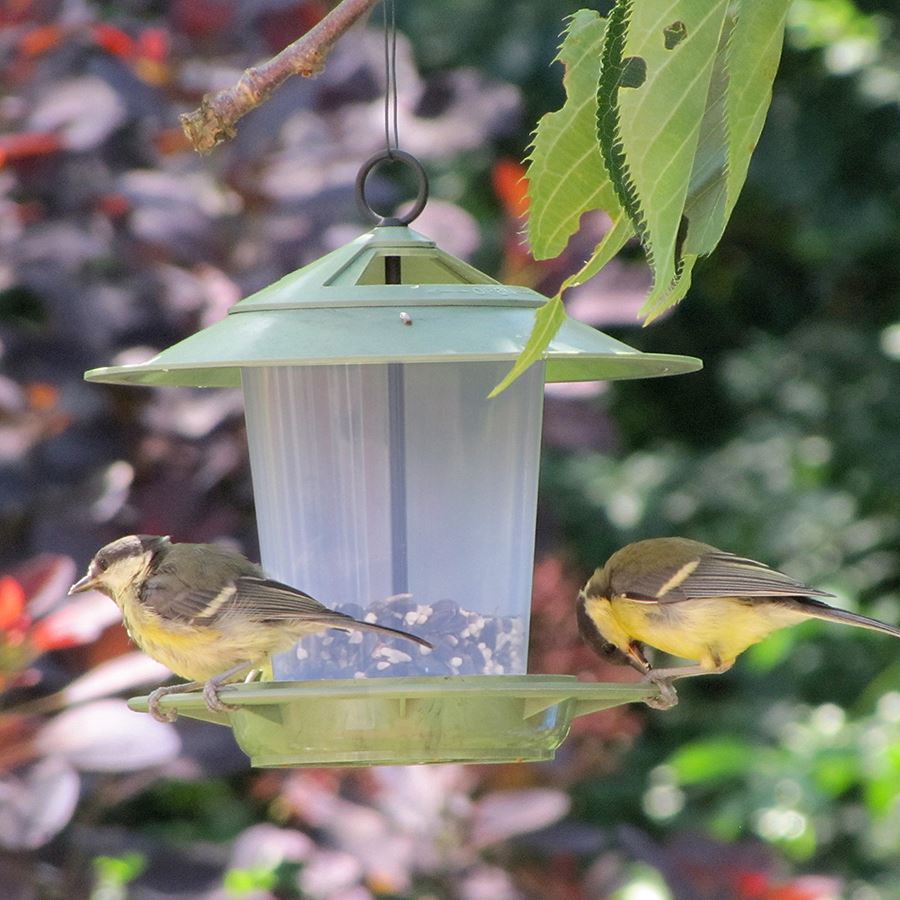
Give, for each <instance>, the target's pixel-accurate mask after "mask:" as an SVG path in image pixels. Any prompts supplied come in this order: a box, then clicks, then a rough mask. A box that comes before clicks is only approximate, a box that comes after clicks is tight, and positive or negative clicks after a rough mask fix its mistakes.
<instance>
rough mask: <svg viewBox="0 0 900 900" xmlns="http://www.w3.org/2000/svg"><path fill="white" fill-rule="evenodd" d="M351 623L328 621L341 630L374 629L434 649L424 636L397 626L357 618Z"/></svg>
mask: <svg viewBox="0 0 900 900" xmlns="http://www.w3.org/2000/svg"><path fill="white" fill-rule="evenodd" d="M351 621H352V622H353V624H352V625H350V624H349V623H348V624H347V625H344V624H343V623H339V622H334V623H333V624H332V623H329V628H339V629H341V631H356V630H359V631H376V632H379V633H380V634H392V635H394V636H395V637H401V638H405V639H406V640H407V641H414V642H415V643H416V644H419V645H420V646H422V647H427V648H428V649H429V650H433V649H434V645H433V644H432V643H431V642H430V641H426V640H425V638H420V637H419V636H418V635H416V634H410V633H409V632H408V631H401V630H400V629H399V628H390V627H389V626H388V625H376V624H375V623H374V622H360V621H359V620H358V619H352V620H351Z"/></svg>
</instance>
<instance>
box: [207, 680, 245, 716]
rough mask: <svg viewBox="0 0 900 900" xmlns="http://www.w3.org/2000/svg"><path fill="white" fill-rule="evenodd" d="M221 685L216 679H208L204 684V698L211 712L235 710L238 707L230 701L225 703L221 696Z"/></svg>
mask: <svg viewBox="0 0 900 900" xmlns="http://www.w3.org/2000/svg"><path fill="white" fill-rule="evenodd" d="M219 687H220V685H218V684H216V682H214V681H207V682H206V684H204V685H203V700H204V701H205V703H206V707H207V709H209V710H210V711H211V712H219V713H225V712H234V710H236V709H237V707H236V706H232V705H231V704H230V703H225V702H224V701H223V700H222V699H220V697H219Z"/></svg>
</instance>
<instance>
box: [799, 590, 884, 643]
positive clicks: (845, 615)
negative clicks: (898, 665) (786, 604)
mask: <svg viewBox="0 0 900 900" xmlns="http://www.w3.org/2000/svg"><path fill="white" fill-rule="evenodd" d="M803 608H804V610H805V611H806V612H807V613H809V615H811V616H813V617H814V618H816V619H824V620H825V621H827V622H840V623H843V624H844V625H855V626H856V627H857V628H868V629H869V630H870V631H881V632H883V633H884V634H892V635H893V636H894V637H900V628H897V627H895V626H894V625H888V624H887V622H879V621H878V619H870V618H869V617H868V616H861V615H860V614H859V613H853V612H849V611H848V610H846V609H836V608H835V607H833V606H829V605H828V604H827V603H819V602H818V601H815V600H812V599H806V600H805V602H804V604H803Z"/></svg>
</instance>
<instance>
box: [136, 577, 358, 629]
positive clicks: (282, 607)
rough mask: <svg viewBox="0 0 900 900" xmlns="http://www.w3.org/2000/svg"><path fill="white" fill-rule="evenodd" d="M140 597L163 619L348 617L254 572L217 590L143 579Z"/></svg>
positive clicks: (212, 620)
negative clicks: (143, 583)
mask: <svg viewBox="0 0 900 900" xmlns="http://www.w3.org/2000/svg"><path fill="white" fill-rule="evenodd" d="M141 600H142V602H143V603H144V605H145V606H147V607H149V608H151V609H152V610H153V611H154V612H156V613H157V614H158V615H160V616H161V617H163V618H165V619H170V620H175V621H181V622H190V623H192V624H198V625H200V624H202V625H214V624H216V623H223V622H225V621H227V620H229V619H232V620H233V619H234V618H235V617H238V616H239V617H241V618H246V619H250V620H252V621H256V622H261V621H273V620H280V621H284V620H296V619H319V620H322V619H336V620H341V619H347V618H349V616H345V615H344V614H343V613H339V612H335V611H334V610H330V609H328V607H326V606H323V605H322V604H321V603H319V601H318V600H315V599H313V598H312V597H310V596H309V594H305V593H304V592H303V591H300V590H298V589H297V588H293V587H291V586H290V585H287V584H282V583H281V582H279V581H273V580H272V579H270V578H264V577H261V576H256V575H241V576H239V577H238V578H235V579H233V580H231V581H228V582H227V583H226V585H225V586H224V587H223V588H221V589H220V590H219V591H212V590H208V591H207V590H196V589H192V588H190V587H188V586H187V585H185V584H184V583H183V582H182V581H181V580H180V579H178V578H177V577H175V576H174V575H172V574H169V573H166V574H160V575H156V576H153V577H151V578H149V579H147V581H146V582H145V585H144V589H143V591H142V595H141Z"/></svg>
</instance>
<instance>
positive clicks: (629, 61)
mask: <svg viewBox="0 0 900 900" xmlns="http://www.w3.org/2000/svg"><path fill="white" fill-rule="evenodd" d="M646 80H647V61H646V60H645V59H644V57H643V56H626V57H625V59H623V60H622V74H621V75H619V87H623V88H639V87H640V86H641V85H642V84H643V83H644V82H645V81H646Z"/></svg>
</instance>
